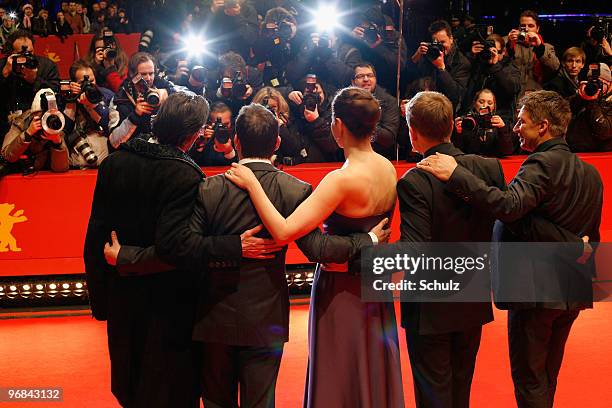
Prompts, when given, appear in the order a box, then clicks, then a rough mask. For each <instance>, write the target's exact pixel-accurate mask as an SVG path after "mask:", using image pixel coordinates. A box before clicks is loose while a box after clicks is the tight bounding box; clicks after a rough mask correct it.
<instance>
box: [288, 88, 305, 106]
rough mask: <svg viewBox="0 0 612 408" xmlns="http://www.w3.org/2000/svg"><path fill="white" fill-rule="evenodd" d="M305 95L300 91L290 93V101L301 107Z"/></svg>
mask: <svg viewBox="0 0 612 408" xmlns="http://www.w3.org/2000/svg"><path fill="white" fill-rule="evenodd" d="M303 96H304V95H302V92H300V91H291V92H289V100H290V101H291V102H293V103H295V104H296V105H301V104H302V97H303Z"/></svg>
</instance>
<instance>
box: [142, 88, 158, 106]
mask: <svg viewBox="0 0 612 408" xmlns="http://www.w3.org/2000/svg"><path fill="white" fill-rule="evenodd" d="M144 99H145V102H146V103H148V104H149V105H151V106H158V105H159V104H160V102H161V100H160V99H159V94H158V93H157V92H155V91H153V90H150V91H149V92H147V94H146V95H145V98H144Z"/></svg>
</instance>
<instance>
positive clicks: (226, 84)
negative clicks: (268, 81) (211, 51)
mask: <svg viewBox="0 0 612 408" xmlns="http://www.w3.org/2000/svg"><path fill="white" fill-rule="evenodd" d="M261 81H262V79H261V73H260V72H259V71H258V70H257V68H254V67H251V66H248V65H247V64H246V62H245V61H244V59H243V58H242V57H241V56H240V54H237V53H235V52H231V51H230V52H228V53H226V54H223V55H221V56H220V57H219V78H218V82H219V87H218V88H216V91H215V90H214V88H213V91H215V93H214V94H213V95H209V96H210V97H209V99H211V100H220V101H222V102H224V103H225V104H226V105H228V106H229V107H230V108H231V110H232V113H233V114H234V115H236V114H237V113H238V111H239V110H240V108H241V107H243V106H244V105H248V104H249V103H250V101H251V99H252V97H253V95H254V94H255V92H256V90H257V89H258V88H260V87H261Z"/></svg>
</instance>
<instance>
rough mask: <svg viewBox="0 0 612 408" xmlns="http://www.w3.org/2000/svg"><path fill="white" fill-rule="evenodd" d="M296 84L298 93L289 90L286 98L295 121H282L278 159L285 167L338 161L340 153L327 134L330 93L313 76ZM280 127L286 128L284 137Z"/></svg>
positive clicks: (328, 129) (332, 138)
mask: <svg viewBox="0 0 612 408" xmlns="http://www.w3.org/2000/svg"><path fill="white" fill-rule="evenodd" d="M299 85H301V86H299V88H298V89H302V90H301V91H298V90H295V91H291V92H290V93H289V95H288V99H289V103H290V106H291V112H292V113H293V115H292V116H293V117H294V118H295V121H292V120H284V119H283V122H285V125H284V126H281V131H280V135H281V146H280V149H279V151H278V154H279V156H283V162H284V163H287V164H299V163H320V162H332V161H339V160H341V159H342V153H341V152H340V149H339V147H338V145H337V144H336V141H335V140H334V137H333V136H332V134H331V101H332V99H333V96H334V92H332V91H331V90H330V89H326V87H324V86H323V85H322V84H321V83H320V82H319V81H318V79H317V77H316V76H315V75H308V76H307V77H306V79H305V81H304V80H303V81H301V82H300V84H299ZM277 117H278V116H277ZM279 120H280V119H279ZM294 123H295V124H294ZM283 128H286V130H285V131H284V132H285V134H284V136H283ZM293 129H295V131H293Z"/></svg>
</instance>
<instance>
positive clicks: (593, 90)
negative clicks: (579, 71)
mask: <svg viewBox="0 0 612 408" xmlns="http://www.w3.org/2000/svg"><path fill="white" fill-rule="evenodd" d="M599 88H600V86H599V81H593V80H590V81H588V82H587V84H586V85H585V86H584V94H585V95H587V96H595V95H596V94H597V91H599Z"/></svg>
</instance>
